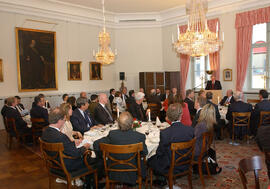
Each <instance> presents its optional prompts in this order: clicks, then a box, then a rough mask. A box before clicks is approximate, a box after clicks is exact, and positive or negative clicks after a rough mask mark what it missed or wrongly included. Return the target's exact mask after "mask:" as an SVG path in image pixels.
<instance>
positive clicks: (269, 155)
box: [264, 152, 270, 180]
mask: <svg viewBox="0 0 270 189" xmlns="http://www.w3.org/2000/svg"><path fill="white" fill-rule="evenodd" d="M264 154H265V164H266V168H267V172H268V178H269V180H270V152H264Z"/></svg>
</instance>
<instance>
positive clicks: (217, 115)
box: [206, 100, 221, 122]
mask: <svg viewBox="0 0 270 189" xmlns="http://www.w3.org/2000/svg"><path fill="white" fill-rule="evenodd" d="M206 104H212V105H213V106H214V107H215V110H216V121H217V122H218V121H219V120H220V117H221V116H220V113H219V110H218V105H216V104H214V103H213V102H211V101H209V100H207V102H206Z"/></svg>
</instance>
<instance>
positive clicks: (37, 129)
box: [31, 118, 47, 145]
mask: <svg viewBox="0 0 270 189" xmlns="http://www.w3.org/2000/svg"><path fill="white" fill-rule="evenodd" d="M31 122H32V127H31V129H32V137H33V143H34V145H36V142H37V141H38V138H39V137H40V136H41V133H42V130H43V129H44V128H45V127H47V126H44V123H45V120H44V119H43V118H31Z"/></svg>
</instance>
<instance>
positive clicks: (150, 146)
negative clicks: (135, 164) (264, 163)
mask: <svg viewBox="0 0 270 189" xmlns="http://www.w3.org/2000/svg"><path fill="white" fill-rule="evenodd" d="M141 125H142V126H141V127H139V128H136V131H138V132H140V133H143V134H145V133H149V134H148V135H145V136H146V141H145V144H146V146H147V150H148V155H147V156H146V158H147V159H148V158H150V157H152V156H153V155H155V154H156V150H157V148H158V144H159V132H160V129H165V128H167V127H168V126H169V124H168V123H166V122H164V123H162V124H161V125H160V126H159V128H158V127H157V126H156V125H153V124H152V123H151V122H143V123H142V124H141ZM116 129H118V125H117V124H114V125H111V126H110V125H106V126H104V127H102V128H98V129H93V130H90V131H88V132H85V133H84V140H83V142H82V143H81V144H80V146H81V145H83V144H85V143H89V144H91V147H90V148H91V149H93V143H94V142H95V141H96V140H98V139H100V138H102V137H105V136H107V135H108V134H109V132H110V131H111V130H116ZM78 147H79V146H78Z"/></svg>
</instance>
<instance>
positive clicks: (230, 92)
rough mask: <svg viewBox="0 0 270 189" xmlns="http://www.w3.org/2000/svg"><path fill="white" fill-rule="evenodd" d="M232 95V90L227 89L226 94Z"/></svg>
mask: <svg viewBox="0 0 270 189" xmlns="http://www.w3.org/2000/svg"><path fill="white" fill-rule="evenodd" d="M232 95H233V90H232V89H229V90H227V96H228V97H230V96H232Z"/></svg>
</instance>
